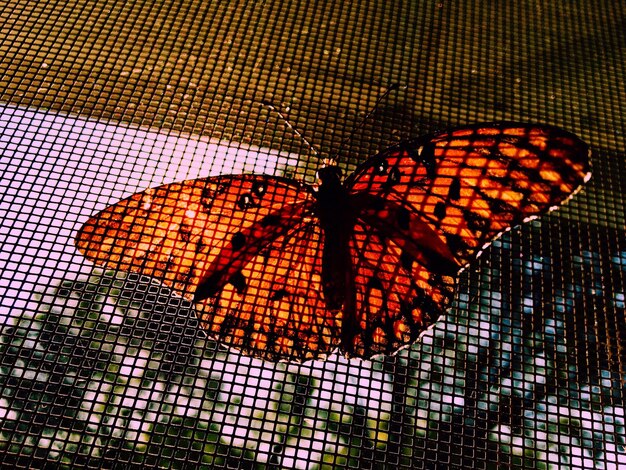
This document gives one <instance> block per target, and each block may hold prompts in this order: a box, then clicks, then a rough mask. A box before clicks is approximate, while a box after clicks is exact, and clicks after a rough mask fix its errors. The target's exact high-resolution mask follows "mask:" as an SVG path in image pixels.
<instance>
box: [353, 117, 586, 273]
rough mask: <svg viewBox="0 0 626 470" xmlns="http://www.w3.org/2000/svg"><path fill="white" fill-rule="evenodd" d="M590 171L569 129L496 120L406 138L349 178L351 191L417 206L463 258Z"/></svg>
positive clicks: (558, 198)
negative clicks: (431, 134) (498, 121)
mask: <svg viewBox="0 0 626 470" xmlns="http://www.w3.org/2000/svg"><path fill="white" fill-rule="evenodd" d="M588 177H589V163H588V146H587V145H586V144H585V143H584V142H582V141H581V140H580V139H578V138H577V137H576V136H574V135H573V134H570V133H568V132H565V131H563V130H560V129H558V128H554V127H550V126H533V125H527V124H511V123H497V124H483V125H477V126H471V127H467V128H463V129H457V130H453V131H450V132H445V133H441V134H438V135H435V136H429V137H423V138H419V139H416V140H413V141H407V142H404V143H403V144H401V145H399V146H397V147H392V148H390V149H388V150H386V151H384V152H382V153H381V154H379V155H377V156H375V157H373V158H371V159H370V160H368V161H367V162H366V163H365V164H363V165H362V166H361V167H359V168H358V169H357V171H356V172H355V173H354V174H353V175H351V177H350V178H349V180H348V181H347V183H346V184H347V186H348V187H349V189H350V191H351V192H352V193H353V194H357V193H360V192H366V193H368V194H372V195H376V196H377V197H381V198H385V199H389V200H394V201H399V202H400V203H402V204H404V205H406V206H407V208H410V209H411V210H415V211H417V212H419V213H421V214H422V217H423V219H424V221H425V222H427V223H428V224H429V225H430V226H431V227H432V228H433V230H435V231H436V232H437V233H439V234H440V236H441V238H442V240H444V242H445V243H446V244H447V246H448V247H449V248H450V250H451V251H452V252H453V253H454V254H455V256H456V257H457V260H458V262H459V263H460V264H466V263H467V262H468V261H469V260H470V259H472V257H473V256H474V255H475V254H477V253H478V252H479V250H481V249H482V248H483V247H484V246H485V245H486V244H487V243H488V242H490V241H491V240H493V238H494V237H496V236H497V235H498V234H500V233H501V232H503V231H504V230H507V229H510V228H511V227H513V226H515V225H517V224H520V223H522V222H523V221H525V220H527V219H529V218H532V217H536V216H538V215H540V214H542V213H544V212H547V211H548V210H550V209H552V208H554V207H556V206H558V205H559V204H561V203H562V202H563V201H565V200H566V199H568V198H569V197H570V196H571V195H572V194H573V193H574V192H575V191H576V190H577V189H578V187H579V186H580V185H581V184H582V183H583V182H584V181H585V180H586V179H587V178H588ZM389 236H393V234H389Z"/></svg>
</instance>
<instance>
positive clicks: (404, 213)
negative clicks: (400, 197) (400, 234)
mask: <svg viewBox="0 0 626 470" xmlns="http://www.w3.org/2000/svg"><path fill="white" fill-rule="evenodd" d="M396 221H397V222H398V227H400V229H402V230H408V229H409V228H411V213H410V212H409V210H408V209H406V208H405V207H400V208H399V209H398V213H397V214H396Z"/></svg>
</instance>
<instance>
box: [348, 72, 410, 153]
mask: <svg viewBox="0 0 626 470" xmlns="http://www.w3.org/2000/svg"><path fill="white" fill-rule="evenodd" d="M400 88H402V89H403V90H404V89H406V88H407V87H406V85H400V84H398V83H392V84H390V85H389V86H388V87H387V89H386V90H385V92H384V93H383V94H382V95H380V96H379V97H378V99H377V100H376V103H374V106H373V107H372V109H370V110H369V111H368V113H367V114H366V115H365V117H364V118H363V119H361V122H359V124H357V125H356V127H354V128H353V129H352V132H350V135H349V136H348V137H346V138H345V139H344V140H343V141H342V142H341V145H339V150H337V153H336V155H339V154H340V153H341V151H342V150H343V148H344V147H345V146H346V145H347V144H348V142H350V141H351V140H352V138H353V137H354V134H356V131H358V130H361V129H363V126H364V125H365V123H366V122H367V120H368V119H369V118H370V117H371V116H372V114H374V113H375V112H376V111H377V110H378V107H379V106H380V103H382V102H383V100H384V99H385V98H387V96H389V94H390V93H391V92H392V91H396V90H399V89H400Z"/></svg>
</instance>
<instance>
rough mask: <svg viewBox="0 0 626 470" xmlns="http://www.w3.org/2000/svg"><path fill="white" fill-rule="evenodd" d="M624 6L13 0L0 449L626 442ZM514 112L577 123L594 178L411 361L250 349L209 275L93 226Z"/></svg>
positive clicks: (311, 464) (2, 117)
mask: <svg viewBox="0 0 626 470" xmlns="http://www.w3.org/2000/svg"><path fill="white" fill-rule="evenodd" d="M625 13H626V12H625V11H624V6H623V5H621V4H620V3H619V2H618V3H615V2H608V1H602V2H588V1H584V0H579V1H576V2H566V3H564V2H559V3H558V4H556V3H545V2H544V3H541V4H539V3H536V2H517V3H515V4H511V3H509V2H495V3H494V2H480V1H479V2H470V3H465V2H439V3H437V2H397V1H396V2H382V1H380V2H378V1H376V2H367V3H360V2H337V1H335V0H328V1H317V2H275V1H268V2H242V1H231V2H190V1H182V2H181V1H179V2H171V1H170V2H158V3H154V2H143V1H135V2H123V3H120V2H113V1H101V2H84V1H82V0H76V1H73V2H58V1H53V0H46V1H20V2H14V1H9V2H5V3H4V4H3V5H2V6H1V7H0V18H1V21H0V24H1V25H2V34H1V35H0V72H1V74H0V152H1V153H0V170H1V172H0V174H1V176H0V194H1V196H0V201H1V202H0V213H1V214H2V219H1V220H2V221H1V223H0V240H1V246H0V266H1V272H2V274H1V276H0V293H1V299H2V301H1V307H0V308H1V310H0V320H1V322H0V328H1V330H0V391H1V393H0V463H2V466H3V467H5V466H7V467H8V466H14V467H16V468H44V467H50V466H58V467H59V468H73V467H77V468H82V467H86V468H124V467H129V466H130V467H132V466H137V467H139V466H145V467H158V468H188V467H190V466H197V467H201V468H442V467H458V466H466V467H470V468H500V467H507V468H508V467H514V468H527V467H530V468H560V467H567V468H591V467H600V468H616V467H619V466H621V465H626V450H625V446H626V442H625V439H624V436H625V435H626V429H625V428H624V426H625V417H624V390H625V388H624V380H625V379H626V372H625V366H624V362H625V360H626V355H625V354H624V351H625V350H626V319H625V313H624V312H625V311H626V307H625V305H626V298H625V295H626V289H625V278H626V240H625V237H624V227H625V224H626V221H625V220H624V217H625V216H624V214H625V213H626V210H625V203H624V201H625V199H624V194H626V188H625V187H624V186H625V185H624V178H623V176H622V175H624V174H626V168H625V165H626V163H625V162H626V159H625V158H624V157H625V156H624V148H625V137H624V135H625V133H624V119H623V116H624V115H626V110H625V109H624V103H626V100H625V99H624V96H623V95H624V91H623V90H624V87H623V83H624V77H625V73H624V68H625V65H624V64H626V61H625V60H624V48H625V44H626V33H625V31H626V28H624V18H625ZM390 84H399V85H401V87H400V89H399V90H397V91H394V92H392V93H391V94H389V96H387V97H386V98H385V99H383V100H382V102H381V103H380V104H379V105H378V106H375V103H376V101H377V99H378V98H379V97H380V96H381V94H382V93H383V92H384V91H385V90H386V89H387V87H388V86H389V85H390ZM264 103H265V104H264ZM268 103H269V104H270V105H271V106H273V107H275V108H276V110H278V111H279V112H280V113H282V114H283V115H284V116H285V117H286V119H287V120H288V121H289V123H291V125H292V126H293V127H295V129H297V130H298V131H299V132H301V133H302V134H303V135H304V136H305V138H306V140H307V141H309V142H311V144H312V145H313V147H314V149H311V148H310V147H309V146H308V145H307V144H306V143H305V142H304V141H303V139H301V138H300V137H298V135H297V134H296V133H295V132H294V131H292V130H291V129H289V128H288V127H287V126H286V125H285V123H284V122H283V120H282V119H281V118H280V117H279V116H278V113H277V112H275V111H272V109H270V107H269V106H267V104H268ZM372 109H374V111H373V113H372V115H371V116H370V117H368V118H367V119H365V121H363V120H364V118H365V116H366V115H367V113H368V112H369V111H371V110H372ZM496 120H513V121H521V122H543V123H549V124H553V125H557V126H559V127H562V128H564V129H567V130H568V131H571V132H573V133H575V134H577V135H579V136H580V137H581V138H582V139H583V140H584V141H585V142H587V143H589V144H590V146H591V148H592V157H591V160H592V172H593V176H592V179H591V181H590V182H589V183H587V184H586V185H585V186H584V188H583V190H582V191H581V192H580V193H579V194H577V195H576V196H575V197H574V198H573V199H572V200H571V201H570V202H569V203H568V204H566V205H565V206H562V207H561V208H560V209H559V210H558V211H556V212H552V213H550V214H548V215H545V216H543V217H541V218H540V219H538V220H534V221H533V222H530V223H527V224H525V225H523V226H521V227H518V228H515V229H514V230H512V231H511V232H508V233H506V234H505V235H503V236H502V237H501V238H499V239H497V240H496V241H495V242H494V243H493V244H492V245H491V246H490V247H489V248H488V249H487V250H485V252H484V253H483V255H482V256H481V257H480V258H479V259H478V260H476V261H474V262H472V263H471V264H470V266H469V267H468V268H467V269H466V270H465V271H464V272H463V274H462V275H461V277H460V279H459V285H458V287H457V290H456V294H455V297H454V302H453V305H452V308H451V309H450V310H449V311H448V312H447V314H446V315H445V317H444V318H443V319H441V320H440V321H439V322H437V324H436V325H435V327H434V328H433V329H432V330H430V331H428V333H426V334H425V335H424V336H423V337H422V338H421V339H420V341H418V342H417V343H415V344H414V345H413V346H411V347H410V348H408V349H405V350H403V351H401V352H400V353H399V354H397V355H395V356H379V357H376V358H374V359H372V360H358V359H346V358H344V357H342V356H340V355H338V354H332V355H330V356H329V357H328V358H327V359H326V360H323V361H322V360H317V361H308V362H305V363H295V362H287V363H285V362H280V363H272V362H268V361H264V360H261V359H259V358H253V357H249V356H246V355H242V354H241V353H239V352H238V351H236V350H233V349H228V348H227V347H226V346H225V345H224V344H222V343H223V342H219V341H214V340H212V339H210V338H207V336H206V335H205V334H204V333H203V331H202V328H201V318H199V317H198V315H197V314H196V307H195V306H194V304H193V303H192V302H190V300H189V299H188V298H187V299H185V298H181V297H180V296H179V295H177V294H176V293H175V292H173V291H172V290H171V289H169V288H168V287H167V286H166V285H163V284H160V283H158V282H156V281H155V280H154V279H151V278H150V277H149V276H142V275H138V274H134V273H127V272H124V271H120V270H110V269H103V268H101V267H94V264H93V263H92V262H90V261H88V260H87V259H85V257H83V256H82V255H81V253H80V252H79V251H78V250H77V249H76V247H75V239H76V236H77V233H78V231H79V229H80V228H81V227H82V226H83V224H84V223H85V222H86V221H87V220H88V219H89V217H91V216H93V215H94V214H96V213H98V212H99V211H102V210H104V209H105V208H107V207H109V206H110V205H112V204H115V203H118V202H119V201H120V200H123V199H125V198H127V197H130V196H132V195H133V194H136V193H138V192H141V191H145V190H146V189H147V188H153V187H157V186H159V185H162V184H169V183H173V182H176V181H184V180H192V179H197V178H206V177H216V176H218V175H230V174H234V175H238V174H250V173H255V174H264V175H271V176H279V177H287V178H290V179H293V180H296V181H301V180H303V181H306V182H309V183H312V182H313V181H314V179H315V172H316V171H317V170H318V169H319V168H320V166H321V162H322V160H323V159H324V158H325V157H328V156H336V157H337V159H338V161H339V164H340V166H341V167H342V168H343V169H344V174H349V173H350V172H351V171H353V170H354V169H355V168H356V166H357V165H358V164H360V163H362V162H363V161H365V159H366V158H367V157H368V156H370V155H374V154H375V153H377V152H378V151H380V150H381V149H383V148H386V147H388V146H390V145H392V144H395V143H398V142H400V141H402V140H404V139H407V138H409V137H416V136H418V135H422V134H424V133H428V132H432V131H436V130H442V129H446V128H448V127H453V126H458V125H467V124H472V123H475V122H481V121H496ZM361 122H363V124H362V125H361V124H360V123H361ZM344 142H346V143H345V144H344ZM316 152H317V153H316ZM250 194H252V193H250ZM286 252H288V250H286ZM311 256H313V254H312V255H311ZM310 287H311V290H312V291H314V290H315V289H314V288H313V286H310Z"/></svg>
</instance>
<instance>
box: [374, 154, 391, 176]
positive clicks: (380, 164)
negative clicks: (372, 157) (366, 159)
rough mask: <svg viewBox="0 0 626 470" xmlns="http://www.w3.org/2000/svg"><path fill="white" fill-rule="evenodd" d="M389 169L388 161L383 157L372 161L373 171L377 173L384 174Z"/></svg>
mask: <svg viewBox="0 0 626 470" xmlns="http://www.w3.org/2000/svg"><path fill="white" fill-rule="evenodd" d="M388 169H389V163H388V162H387V160H385V159H384V158H381V159H379V160H378V161H377V162H375V163H374V173H376V174H377V175H379V176H380V175H386V174H387V170H388Z"/></svg>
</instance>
